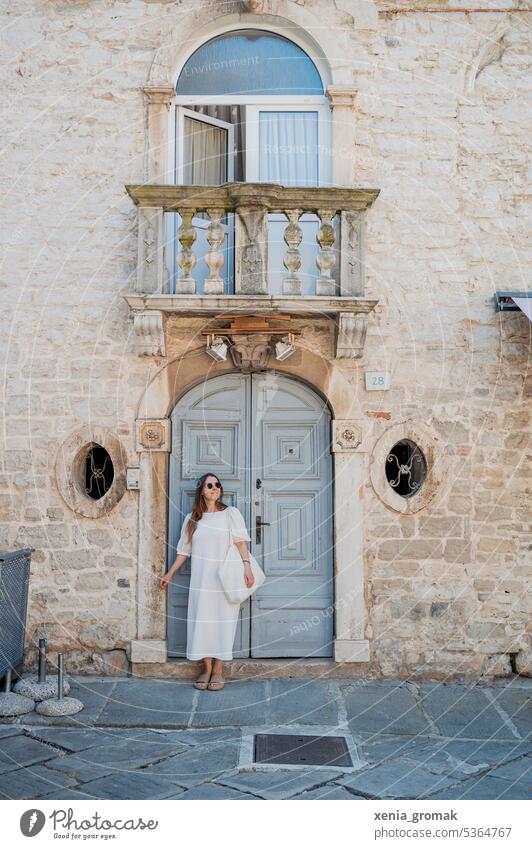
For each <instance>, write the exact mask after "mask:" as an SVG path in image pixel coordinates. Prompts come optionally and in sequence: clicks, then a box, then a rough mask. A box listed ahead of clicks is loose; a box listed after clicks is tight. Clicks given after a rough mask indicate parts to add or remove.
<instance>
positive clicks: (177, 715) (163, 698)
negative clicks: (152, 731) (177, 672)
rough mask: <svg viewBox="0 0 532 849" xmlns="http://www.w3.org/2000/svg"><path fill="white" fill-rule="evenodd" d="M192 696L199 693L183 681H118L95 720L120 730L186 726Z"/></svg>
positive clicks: (190, 709)
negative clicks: (129, 727) (97, 718)
mask: <svg viewBox="0 0 532 849" xmlns="http://www.w3.org/2000/svg"><path fill="white" fill-rule="evenodd" d="M196 693H199V690H195V689H194V687H192V685H191V684H190V683H189V682H183V681H153V680H145V679H139V678H137V679H131V680H129V681H119V682H118V683H117V684H116V686H115V689H114V690H113V693H112V697H111V698H110V699H109V700H108V702H107V704H106V705H105V707H104V709H103V710H102V712H101V714H100V716H99V723H100V724H101V725H124V726H127V725H131V726H132V725H135V726H156V725H159V726H165V725H166V726H170V727H171V726H174V727H175V726H186V725H187V724H188V720H189V717H190V714H191V711H192V704H193V699H194V696H195V694H196ZM209 695H214V694H212V693H209Z"/></svg>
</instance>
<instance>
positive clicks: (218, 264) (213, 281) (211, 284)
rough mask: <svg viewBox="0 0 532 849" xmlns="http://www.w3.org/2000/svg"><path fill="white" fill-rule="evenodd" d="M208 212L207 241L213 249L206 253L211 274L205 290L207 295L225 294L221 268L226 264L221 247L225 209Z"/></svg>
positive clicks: (209, 210) (223, 237) (206, 260)
mask: <svg viewBox="0 0 532 849" xmlns="http://www.w3.org/2000/svg"><path fill="white" fill-rule="evenodd" d="M207 213H208V215H209V218H210V224H209V227H208V230H207V241H208V243H209V245H210V246H211V249H210V251H208V252H207V253H206V254H205V262H206V263H207V265H208V266H209V271H210V274H209V276H208V277H207V278H206V279H205V285H204V292H205V294H206V295H223V293H224V281H223V278H222V277H221V276H220V269H221V268H222V266H223V264H224V255H223V252H222V251H221V250H220V248H221V246H222V245H223V242H224V239H225V231H224V228H223V227H222V224H221V218H222V215H223V214H224V210H223V209H218V208H215V209H208V210H207Z"/></svg>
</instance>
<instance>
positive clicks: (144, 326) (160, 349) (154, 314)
mask: <svg viewBox="0 0 532 849" xmlns="http://www.w3.org/2000/svg"><path fill="white" fill-rule="evenodd" d="M132 350H133V352H134V353H136V354H139V356H156V357H164V356H165V351H166V348H165V341H164V317H163V313H162V312H161V311H159V310H149V311H148V310H145V311H142V312H134V313H133V343H132Z"/></svg>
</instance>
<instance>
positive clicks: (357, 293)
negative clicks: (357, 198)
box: [340, 212, 366, 298]
mask: <svg viewBox="0 0 532 849" xmlns="http://www.w3.org/2000/svg"><path fill="white" fill-rule="evenodd" d="M340 244H341V246H342V250H341V253H340V294H341V295H342V297H351V298H352V297H356V298H363V297H364V294H365V291H366V287H365V272H364V216H363V215H362V214H361V213H360V212H342V214H341V215H340Z"/></svg>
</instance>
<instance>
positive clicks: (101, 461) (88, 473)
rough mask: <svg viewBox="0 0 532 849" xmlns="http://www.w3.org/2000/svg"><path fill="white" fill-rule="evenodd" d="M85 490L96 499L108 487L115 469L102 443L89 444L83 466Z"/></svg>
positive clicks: (103, 493) (90, 496) (101, 495)
mask: <svg viewBox="0 0 532 849" xmlns="http://www.w3.org/2000/svg"><path fill="white" fill-rule="evenodd" d="M83 475H84V484H85V492H86V493H87V495H88V496H89V498H92V499H93V500H94V501H98V500H99V499H100V498H102V497H103V496H104V495H105V493H106V492H107V491H108V490H109V489H110V487H111V484H112V483H113V480H114V476H115V470H114V467H113V461H112V460H111V456H110V454H109V452H108V451H106V449H105V448H104V447H103V445H96V444H94V445H91V446H90V448H89V450H88V451H87V455H86V457H85V463H84V466H83Z"/></svg>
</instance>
